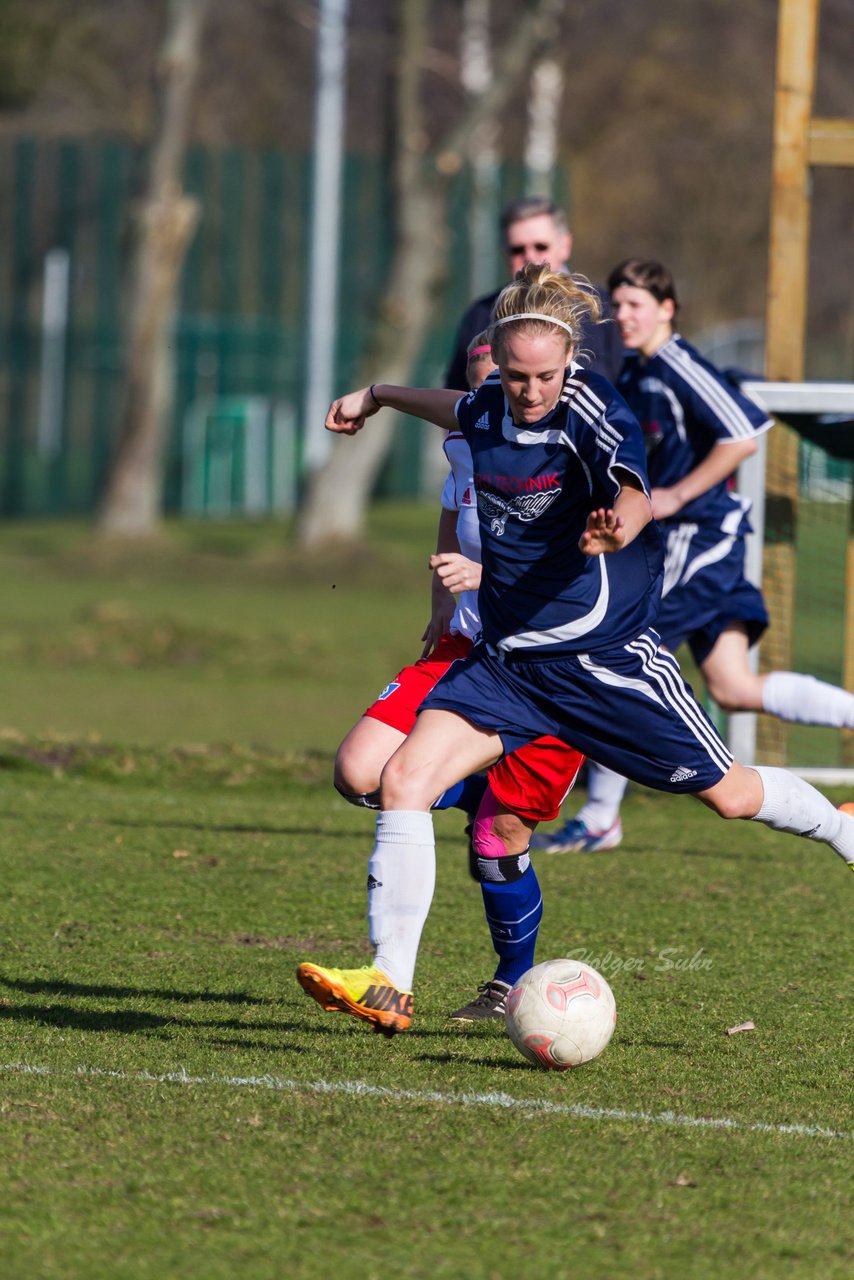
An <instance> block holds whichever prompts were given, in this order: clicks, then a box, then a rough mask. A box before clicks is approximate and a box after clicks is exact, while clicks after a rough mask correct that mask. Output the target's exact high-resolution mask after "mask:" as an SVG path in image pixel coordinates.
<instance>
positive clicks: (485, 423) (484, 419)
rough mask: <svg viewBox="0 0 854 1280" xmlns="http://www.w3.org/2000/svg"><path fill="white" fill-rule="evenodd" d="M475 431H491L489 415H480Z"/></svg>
mask: <svg viewBox="0 0 854 1280" xmlns="http://www.w3.org/2000/svg"><path fill="white" fill-rule="evenodd" d="M474 429H475V431H488V430H489V414H488V413H482V414H481V415H480V417H479V418H478V420H477V422H476V423H475V424H474Z"/></svg>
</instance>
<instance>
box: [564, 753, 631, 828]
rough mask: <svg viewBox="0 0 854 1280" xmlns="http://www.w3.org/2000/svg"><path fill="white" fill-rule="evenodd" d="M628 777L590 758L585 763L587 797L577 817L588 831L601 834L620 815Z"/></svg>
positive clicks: (611, 825)
mask: <svg viewBox="0 0 854 1280" xmlns="http://www.w3.org/2000/svg"><path fill="white" fill-rule="evenodd" d="M628 785H629V783H628V779H627V778H624V777H623V776H622V774H619V773H614V770H613V769H606V768H605V766H604V765H603V764H596V763H595V761H593V760H590V761H588V764H587V799H586V801H585V802H584V804H583V805H582V807H581V809H580V810H579V811H578V814H577V817H578V818H579V819H580V820H581V821H582V822H583V823H584V825H585V827H586V828H587V830H588V831H593V832H595V833H596V834H601V833H602V832H603V831H607V830H608V829H609V828H610V827H613V825H614V823H615V822H616V821H617V819H618V818H619V816H620V805H621V804H622V803H623V796H624V795H625V794H626V787H627V786H628Z"/></svg>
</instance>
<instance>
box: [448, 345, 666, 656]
mask: <svg viewBox="0 0 854 1280" xmlns="http://www.w3.org/2000/svg"><path fill="white" fill-rule="evenodd" d="M457 418H458V420H459V425H460V430H461V431H462V433H463V435H464V436H465V438H466V439H467V440H468V442H469V445H470V446H471V451H472V458H473V463H474V484H475V490H476V493H477V508H478V520H479V524H480V540H481V554H482V561H483V568H484V573H483V580H482V582H481V586H480V591H479V594H478V602H479V605H480V615H481V624H482V626H483V638H484V640H485V641H486V642H487V644H489V645H491V646H493V647H494V648H496V649H497V650H499V651H501V652H503V653H511V652H512V653H515V654H516V655H517V656H518V657H525V658H536V659H544V658H553V657H558V656H561V655H563V654H569V653H579V652H587V651H590V650H594V649H597V648H603V647H612V646H613V645H615V644H621V643H624V642H626V641H629V640H633V639H634V638H635V637H636V636H637V635H639V634H640V632H641V631H643V630H644V629H645V628H646V627H647V626H648V625H649V624H650V623H651V622H652V621H653V620H654V618H655V615H656V613H657V610H658V603H659V599H660V595H661V579H662V561H663V553H662V548H661V539H660V535H659V533H658V530H657V528H656V527H655V525H654V524H652V523H650V524H649V525H647V526H646V527H645V528H644V530H643V531H642V532H641V533H640V534H639V535H638V537H637V538H635V539H634V541H633V542H631V543H630V544H629V545H628V546H627V547H624V548H623V549H622V550H621V551H617V552H614V553H610V554H605V555H599V556H585V555H583V554H582V552H581V551H580V550H579V547H578V541H579V538H580V537H581V535H582V533H583V532H584V530H585V527H586V524H587V518H588V516H589V515H590V512H591V511H593V510H595V509H597V508H599V507H605V508H608V507H613V505H614V503H615V501H616V499H617V495H618V494H619V492H620V489H621V486H622V480H623V479H624V478H625V476H624V474H623V475H621V472H622V473H625V472H629V473H630V474H631V475H633V476H635V477H636V479H637V481H638V484H639V486H640V487H642V488H643V489H644V491H645V492H647V493H648V492H649V490H648V484H647V478H646V463H645V458H644V443H643V436H642V434H641V432H640V429H639V427H638V423H637V421H636V419H635V417H634V415H633V414H632V413H631V411H630V410H629V408H628V407H627V405H626V404H625V402H624V401H623V399H622V398H621V396H619V395H618V394H617V392H616V391H615V390H614V388H613V387H612V386H611V384H610V383H609V382H606V381H605V379H604V378H602V377H600V376H599V375H598V374H596V373H591V372H589V371H588V370H582V369H581V368H580V367H579V366H578V365H572V366H571V367H570V368H569V369H567V372H566V379H565V383H564V389H563V391H562V393H561V396H560V399H559V400H558V403H557V405H556V406H555V408H554V409H553V410H552V411H551V413H549V414H548V415H547V416H546V417H545V418H543V419H541V420H540V421H539V422H537V423H534V424H528V425H523V426H521V427H517V426H516V425H515V424H514V423H513V420H512V417H511V415H510V411H509V408H508V406H507V402H506V400H505V397H504V392H503V390H502V387H501V382H500V380H499V377H498V375H497V374H491V375H490V376H489V377H488V378H486V380H485V381H484V382H483V384H482V385H481V386H480V387H479V388H478V390H477V391H475V392H473V393H471V394H470V395H468V396H466V397H465V398H464V399H462V400H461V401H460V402H459V404H458V405H457Z"/></svg>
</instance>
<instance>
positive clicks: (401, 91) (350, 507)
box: [297, 0, 565, 547]
mask: <svg viewBox="0 0 854 1280" xmlns="http://www.w3.org/2000/svg"><path fill="white" fill-rule="evenodd" d="M564 4H565V0H538V2H537V3H536V4H534V5H531V6H530V8H528V9H527V10H526V11H525V13H524V14H522V16H520V18H519V20H518V22H517V24H516V27H515V29H514V32H513V35H512V36H511V37H510V38H508V40H507V41H506V42H505V44H504V46H503V47H502V49H501V50H500V51H499V55H498V58H497V59H496V71H495V77H494V79H493V80H492V82H491V84H490V85H489V86H488V87H487V88H486V89H485V91H484V92H483V93H481V94H478V95H477V96H476V97H474V98H472V99H471V100H470V102H469V105H468V107H467V108H466V110H465V111H464V112H463V114H462V115H461V117H460V119H459V121H458V122H457V124H456V126H455V127H454V128H453V129H452V130H451V132H450V134H449V135H448V137H447V138H445V139H444V140H443V142H442V143H441V144H440V145H439V147H438V148H437V151H436V159H435V163H434V164H433V165H431V166H430V170H429V171H428V167H427V162H426V158H425V155H424V149H425V141H424V140H425V138H426V136H427V130H426V127H425V124H424V118H423V113H422V110H421V105H420V79H421V67H422V65H423V61H424V50H425V48H426V43H427V18H428V15H429V6H428V5H427V4H426V0H407V3H406V4H404V5H401V7H400V11H399V12H400V16H401V28H400V54H399V57H398V68H399V70H398V79H397V95H396V97H397V101H396V108H397V109H396V113H395V118H396V121H397V123H398V131H397V135H396V146H397V157H396V166H395V171H396V193H397V213H398V223H397V235H396V239H395V245H394V253H393V260H392V269H391V272H390V275H389V279H388V282H387V285H386V288H385V290H384V293H383V300H382V304H381V308H380V318H379V323H378V325H377V326H376V329H375V332H374V335H373V339H372V341H371V343H370V345H369V347H368V349H367V351H366V353H365V360H364V362H363V369H364V371H365V372H364V381H365V382H369V381H370V382H389V383H403V384H406V383H407V382H408V380H409V378H410V377H411V374H412V368H413V365H414V364H415V361H416V360H417V358H418V355H419V353H420V351H421V348H422V346H423V343H424V339H425V336H426V334H427V330H428V326H429V324H430V319H431V315H432V309H433V299H434V294H435V291H436V289H437V286H438V284H439V283H440V281H441V276H442V272H443V270H444V265H445V260H446V252H445V230H444V229H445V223H446V190H447V183H448V178H449V177H450V175H451V174H452V173H455V172H457V170H458V169H459V168H460V165H461V164H462V163H463V156H464V154H465V151H466V146H467V140H468V138H469V137H470V135H471V131H472V130H473V129H477V128H479V127H481V126H482V125H483V124H485V122H487V121H490V120H495V119H496V117H497V116H498V113H499V112H500V111H501V109H502V107H503V106H504V105H505V103H506V102H507V100H508V98H509V97H510V95H511V94H512V92H513V91H514V89H515V88H516V86H517V85H518V84H519V81H520V80H521V78H522V77H523V75H524V74H525V72H526V71H527V69H528V68H529V67H530V64H531V61H532V59H533V58H534V57H535V56H536V55H537V53H538V52H539V51H540V49H541V48H542V46H543V43H544V42H545V41H547V40H548V39H549V37H550V34H551V33H552V32H553V30H554V25H553V24H554V22H555V20H556V18H557V17H558V16H559V14H560V13H561V12H562V11H563V8H564ZM394 425H395V417H394V415H391V414H389V413H388V412H384V413H382V414H381V415H379V416H378V417H375V418H371V419H370V421H369V423H368V426H367V427H366V429H365V430H364V431H362V432H360V434H359V435H358V436H357V437H356V439H355V441H354V440H351V439H349V438H345V437H339V438H338V439H337V440H336V442H335V445H334V447H333V450H332V453H331V455H330V458H329V461H328V462H327V463H326V464H325V466H323V467H322V468H321V469H320V470H319V471H317V472H316V473H315V475H314V476H312V477H311V480H310V482H309V486H308V492H307V495H306V498H305V501H304V502H303V505H302V508H301V511H300V513H299V519H298V523H297V537H298V540H299V542H300V543H301V545H303V546H305V547H316V546H319V545H321V544H322V543H324V542H330V541H335V540H343V539H348V538H353V537H356V536H357V535H358V534H359V533H360V532H361V531H362V528H363V527H364V521H365V512H366V509H367V505H368V501H369V499H370V496H371V493H372V491H373V487H374V484H375V481H376V478H377V476H378V474H379V472H380V469H381V468H382V465H383V463H384V461H385V459H386V457H387V455H388V451H389V448H390V446H391V442H392V439H393V436H394Z"/></svg>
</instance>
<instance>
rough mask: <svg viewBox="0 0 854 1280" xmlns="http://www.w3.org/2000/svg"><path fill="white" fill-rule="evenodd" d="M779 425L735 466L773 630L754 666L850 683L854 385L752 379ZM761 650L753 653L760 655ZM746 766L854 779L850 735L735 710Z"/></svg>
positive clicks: (731, 730)
mask: <svg viewBox="0 0 854 1280" xmlns="http://www.w3.org/2000/svg"><path fill="white" fill-rule="evenodd" d="M743 389H744V390H745V391H746V392H747V393H748V394H750V395H752V396H753V397H754V398H755V399H757V400H758V401H759V402H760V403H762V404H763V405H764V406H765V407H766V408H767V409H768V411H769V412H770V413H771V414H773V415H774V416H775V417H776V418H777V421H778V425H777V426H776V427H775V428H774V431H775V433H781V434H780V435H778V436H777V439H776V440H775V442H774V444H775V447H774V448H773V450H770V451H769V450H768V448H767V437H765V439H764V440H763V446H764V447H763V448H762V449H760V452H759V454H757V455H755V456H754V458H751V459H750V460H749V462H748V463H747V464H745V466H744V467H743V468H742V469H741V471H740V472H739V484H738V487H739V490H740V492H742V493H744V494H745V495H746V496H747V497H749V498H751V500H752V502H753V522H754V527H755V532H754V535H753V537H752V539H751V540H750V543H751V545H749V547H748V574H749V576H751V577H752V578H753V580H754V581H761V583H762V587H763V591H764V594H765V598H766V603H767V605H768V608H769V612H770V614H771V619H772V625H771V627H770V628H769V630H768V631H767V632H766V634H765V636H764V637H763V640H762V643H761V645H760V646H759V654H758V663H759V669H760V670H763V671H770V670H792V671H801V672H804V673H805V674H809V675H814V676H816V677H817V678H818V679H820V680H824V681H827V682H828V683H829V684H833V685H838V686H840V687H844V688H847V689H849V690H854V534H852V529H854V384H852V383H772V382H749V383H745V384H743ZM756 660H757V656H756V655H754V661H756ZM728 734H729V740H730V746H731V747H732V749H733V750H734V752H735V754H736V756H737V758H738V759H739V760H741V761H742V762H743V763H760V764H781V765H785V766H787V767H789V768H792V769H793V770H795V771H796V772H798V773H800V774H802V775H803V776H808V777H812V778H814V779H816V780H824V781H826V782H833V781H848V780H854V734H852V733H850V732H848V731H840V730H838V729H833V728H825V727H818V726H813V725H796V724H785V723H783V722H781V721H778V720H775V719H774V718H773V717H769V716H761V717H756V716H748V715H738V716H731V717H730V720H729V726H728Z"/></svg>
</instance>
